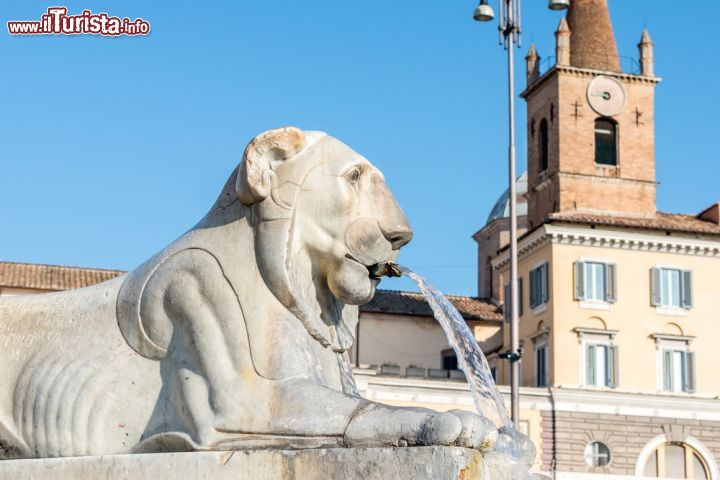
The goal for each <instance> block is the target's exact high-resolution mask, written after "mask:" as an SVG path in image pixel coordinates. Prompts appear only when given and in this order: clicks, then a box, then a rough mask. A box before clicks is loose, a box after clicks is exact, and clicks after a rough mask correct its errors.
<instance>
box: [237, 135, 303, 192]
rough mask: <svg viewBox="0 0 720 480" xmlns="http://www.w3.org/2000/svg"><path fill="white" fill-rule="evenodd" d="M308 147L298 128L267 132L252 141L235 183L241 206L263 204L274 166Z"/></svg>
mask: <svg viewBox="0 0 720 480" xmlns="http://www.w3.org/2000/svg"><path fill="white" fill-rule="evenodd" d="M304 147H305V134H304V133H303V132H302V130H300V129H299V128H295V127H283V128H276V129H275V130H268V131H267V132H263V133H261V134H260V135H258V136H257V137H255V138H253V139H252V141H251V142H250V143H249V144H248V146H247V148H246V149H245V154H244V155H243V160H242V163H241V164H240V168H239V169H238V174H237V178H236V180H235V191H236V192H237V196H238V198H239V199H240V201H241V202H242V203H244V204H245V205H252V204H254V203H256V202H260V201H262V200H264V199H265V198H266V197H267V196H268V195H269V194H270V189H271V188H272V173H273V162H275V161H278V160H285V159H286V158H289V157H291V156H293V155H295V154H296V153H298V152H299V151H300V150H302V149H303V148H304Z"/></svg>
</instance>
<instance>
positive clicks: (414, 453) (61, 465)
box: [0, 447, 482, 480]
mask: <svg viewBox="0 0 720 480" xmlns="http://www.w3.org/2000/svg"><path fill="white" fill-rule="evenodd" d="M481 468H482V459H481V455H480V454H479V452H477V451H475V450H469V449H464V448H451V447H417V448H370V449H348V448H342V449H320V450H254V451H235V452H192V453H155V454H135V455H105V456H98V457H68V458H54V459H23V460H6V461H3V462H0V478H2V479H3V480H68V479H73V480H211V479H212V480H265V479H268V480H270V479H272V480H295V479H297V480H327V479H343V480H353V479H357V480H401V479H402V480H452V479H464V480H475V479H478V480H479V479H480V476H479V473H480V471H481Z"/></svg>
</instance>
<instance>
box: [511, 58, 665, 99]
mask: <svg viewBox="0 0 720 480" xmlns="http://www.w3.org/2000/svg"><path fill="white" fill-rule="evenodd" d="M558 73H569V74H571V75H575V76H578V77H588V78H591V77H596V76H598V75H607V76H610V77H615V78H617V79H620V80H624V81H626V82H628V83H646V84H651V85H657V84H658V83H660V82H662V78H661V77H649V76H646V75H634V74H632V73H624V72H611V71H607V70H595V69H593V68H580V67H572V66H569V65H553V66H552V68H550V69H549V70H548V71H547V72H545V73H544V74H543V75H542V76H540V78H538V79H537V80H535V81H534V82H533V83H532V84H530V85H528V86H527V88H526V89H525V90H524V91H523V92H522V93H521V94H520V96H521V97H522V98H525V99H527V97H529V96H530V95H532V94H533V93H534V92H536V91H537V90H538V89H540V87H542V86H543V85H544V84H545V83H547V82H548V81H549V80H550V79H551V78H552V77H554V76H556V75H557V74H558Z"/></svg>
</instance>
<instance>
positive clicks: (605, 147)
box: [521, 0, 660, 229]
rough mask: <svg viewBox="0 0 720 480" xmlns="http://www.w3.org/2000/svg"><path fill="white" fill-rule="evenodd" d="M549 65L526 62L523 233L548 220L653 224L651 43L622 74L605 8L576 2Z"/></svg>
mask: <svg viewBox="0 0 720 480" xmlns="http://www.w3.org/2000/svg"><path fill="white" fill-rule="evenodd" d="M555 37H556V52H555V56H556V62H555V65H554V66H553V67H552V68H550V69H549V70H548V71H547V72H545V73H544V74H542V75H540V68H539V66H540V58H539V56H538V54H537V52H536V50H535V46H531V47H530V50H529V52H528V55H527V57H526V62H527V82H528V85H527V88H526V90H525V91H524V92H523V93H522V95H521V96H522V97H523V98H524V99H525V101H526V102H527V122H528V124H527V145H528V193H527V194H526V198H527V200H528V227H529V228H530V229H532V228H535V227H537V226H539V225H541V224H542V223H543V222H545V221H546V220H547V219H548V217H550V216H551V215H553V214H570V213H592V214H602V215H616V216H626V217H628V216H632V217H652V216H654V215H655V213H656V209H655V187H656V181H655V136H654V135H655V129H654V92H655V86H656V85H657V84H658V83H659V82H660V78H658V77H656V76H655V75H654V71H653V44H652V41H651V40H650V35H649V34H648V32H647V31H644V32H643V34H642V38H641V41H640V44H639V45H638V47H639V49H640V61H639V63H636V64H634V65H627V66H626V68H628V69H629V70H631V71H630V72H627V71H625V72H624V71H622V69H621V57H619V56H618V53H617V46H616V44H615V36H614V34H613V27H612V23H611V21H610V12H609V10H608V5H607V0H573V1H572V3H571V7H570V10H569V11H568V14H567V18H564V19H562V20H561V22H560V25H559V27H558V29H557V32H555Z"/></svg>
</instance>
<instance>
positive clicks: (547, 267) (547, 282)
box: [528, 261, 550, 315]
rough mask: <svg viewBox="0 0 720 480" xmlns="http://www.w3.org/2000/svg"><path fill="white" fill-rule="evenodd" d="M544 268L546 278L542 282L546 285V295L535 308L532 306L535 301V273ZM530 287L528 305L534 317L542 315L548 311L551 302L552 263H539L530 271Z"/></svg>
mask: <svg viewBox="0 0 720 480" xmlns="http://www.w3.org/2000/svg"><path fill="white" fill-rule="evenodd" d="M543 267H544V268H545V276H544V278H542V277H541V278H542V281H543V282H545V285H544V287H545V288H544V293H545V294H544V295H543V296H544V298H543V299H542V301H541V302H540V303H538V304H537V305H535V306H534V307H533V304H532V303H533V302H532V300H533V282H532V279H533V272H535V271H537V270H540V269H541V268H543ZM528 285H529V288H528V305H529V306H530V308H532V311H533V315H540V314H542V313H544V312H545V311H547V308H548V302H549V301H550V262H549V261H543V262H538V263H536V264H535V265H533V267H532V268H531V269H530V272H529V273H528ZM541 291H542V289H541ZM541 295H542V294H541Z"/></svg>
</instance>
